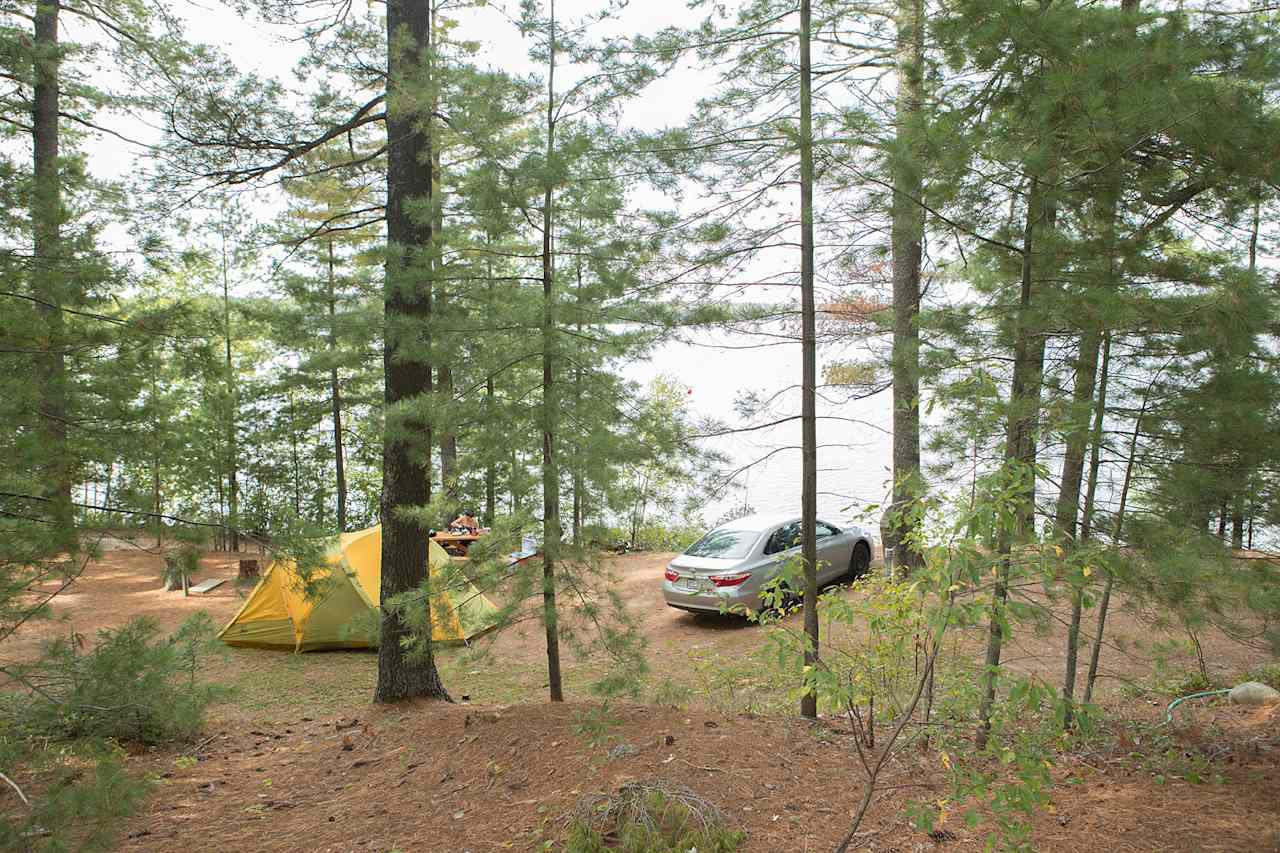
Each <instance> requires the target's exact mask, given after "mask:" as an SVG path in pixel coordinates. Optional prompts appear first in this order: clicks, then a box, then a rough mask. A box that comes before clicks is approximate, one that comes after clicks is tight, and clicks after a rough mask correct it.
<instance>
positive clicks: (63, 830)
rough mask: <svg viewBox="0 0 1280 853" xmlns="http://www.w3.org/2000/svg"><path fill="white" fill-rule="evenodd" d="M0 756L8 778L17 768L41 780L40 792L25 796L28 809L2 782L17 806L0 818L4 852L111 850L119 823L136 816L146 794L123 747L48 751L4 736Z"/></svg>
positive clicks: (94, 744)
mask: <svg viewBox="0 0 1280 853" xmlns="http://www.w3.org/2000/svg"><path fill="white" fill-rule="evenodd" d="M0 756H3V757H2V758H0V760H3V761H4V762H5V767H6V768H9V770H10V772H13V768H14V767H15V766H17V767H21V768H22V769H23V770H24V771H26V772H25V776H26V777H32V776H35V777H36V778H38V779H40V784H39V787H38V789H32V788H31V787H30V786H29V788H28V790H27V791H26V792H25V793H24V794H23V795H22V796H23V797H27V798H29V805H25V806H24V805H17V803H18V796H17V794H16V793H15V792H14V791H13V790H12V789H10V788H9V786H8V785H5V783H3V782H0V785H3V786H4V787H5V788H6V791H5V796H9V797H11V802H13V803H14V804H15V806H14V808H11V809H7V810H6V811H7V813H6V814H4V815H3V816H0V850H22V851H29V852H30V853H35V851H40V853H45V851H48V853H54V851H65V850H76V851H80V853H93V851H99V850H103V851H105V850H110V849H112V848H113V847H114V843H113V842H114V841H115V828H116V825H117V823H118V822H119V820H120V819H121V818H124V817H127V816H129V815H130V814H132V813H133V812H134V810H135V809H136V808H137V805H138V802H139V800H140V799H141V797H142V795H143V793H145V791H146V789H147V785H146V783H144V782H142V781H141V780H139V779H137V778H134V777H132V776H130V775H129V774H128V773H127V772H126V771H125V766H124V754H123V752H122V751H121V750H120V749H119V747H113V746H110V745H108V744H104V743H101V742H82V743H78V744H73V745H65V744H64V745H61V746H58V747H54V748H50V747H48V746H40V745H36V744H33V743H32V742H30V741H29V740H25V739H18V740H15V739H14V738H12V737H7V736H5V737H0ZM14 784H17V783H16V782H15V783H14Z"/></svg>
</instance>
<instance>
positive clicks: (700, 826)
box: [559, 783, 747, 853]
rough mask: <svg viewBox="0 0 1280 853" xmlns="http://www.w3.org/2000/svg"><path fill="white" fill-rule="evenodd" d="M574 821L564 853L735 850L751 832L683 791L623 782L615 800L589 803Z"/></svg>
mask: <svg viewBox="0 0 1280 853" xmlns="http://www.w3.org/2000/svg"><path fill="white" fill-rule="evenodd" d="M583 810H585V811H586V812H587V813H586V814H583V815H578V816H576V817H575V818H574V819H573V820H572V821H571V822H570V824H569V831H568V835H567V837H566V839H565V841H564V844H563V845H562V846H561V847H560V848H559V849H561V850H563V851H564V853H605V851H612V850H621V851H626V853H688V851H690V850H697V851H704V852H705V853H733V851H736V850H738V849H739V848H740V847H741V846H742V845H743V844H744V843H745V842H746V838H747V836H746V833H744V832H742V831H741V830H735V829H730V828H728V827H726V826H725V825H724V817H723V815H721V814H720V813H719V810H718V809H715V807H714V806H710V804H707V803H705V801H702V800H701V798H698V797H696V796H694V795H691V794H687V793H686V792H682V791H664V790H663V789H662V787H660V786H656V785H655V786H652V787H650V786H648V785H646V784H644V783H640V784H632V785H627V786H623V789H622V791H621V792H620V793H619V794H618V796H617V797H615V798H603V799H600V800H598V801H596V802H594V803H588V804H586V806H585V808H584V809H583Z"/></svg>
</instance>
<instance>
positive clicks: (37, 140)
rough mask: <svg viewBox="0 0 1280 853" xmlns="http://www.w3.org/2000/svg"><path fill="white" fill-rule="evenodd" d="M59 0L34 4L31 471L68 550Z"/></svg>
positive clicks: (71, 469) (70, 474) (71, 474)
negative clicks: (39, 331)
mask: <svg viewBox="0 0 1280 853" xmlns="http://www.w3.org/2000/svg"><path fill="white" fill-rule="evenodd" d="M60 9H61V6H60V4H59V0H39V2H37V3H36V4H35V15H34V21H33V23H34V29H33V42H32V47H33V52H34V54H35V57H36V60H35V80H34V86H33V88H32V99H31V127H32V130H31V144H32V160H33V167H34V170H33V177H34V185H33V188H32V193H31V228H32V259H31V260H32V287H33V289H34V290H35V292H36V295H37V296H38V298H39V299H40V300H41V302H40V303H38V304H37V312H38V314H39V316H40V319H41V321H42V323H43V325H44V330H43V332H44V335H43V336H44V339H45V343H44V346H43V348H42V349H43V352H40V353H38V354H37V355H36V370H35V374H36V381H37V382H38V383H39V393H40V404H39V405H40V409H39V425H38V427H37V429H39V430H40V433H41V435H42V439H43V444H44V446H43V448H42V450H43V453H44V454H45V461H44V464H42V465H40V466H39V467H38V470H37V471H36V472H35V473H34V476H35V479H36V480H37V481H43V482H44V483H45V484H47V485H46V486H45V488H44V490H43V494H44V496H45V497H47V498H49V503H48V504H47V506H48V507H49V510H48V518H49V520H50V521H51V522H53V524H54V525H55V526H56V529H58V530H59V531H61V532H62V534H63V535H64V536H65V537H66V543H65V546H64V547H66V548H68V549H69V548H71V547H72V545H73V539H74V535H75V533H74V524H75V512H74V508H73V505H72V501H71V488H72V483H73V481H74V479H75V468H76V466H75V465H74V464H73V462H72V456H71V452H70V448H69V447H68V442H67V422H68V400H67V392H68V388H67V364H66V354H65V353H66V349H67V347H66V329H65V323H64V320H63V316H62V306H63V305H64V304H65V302H66V301H67V299H68V298H69V296H70V294H69V293H68V292H67V291H68V287H69V277H68V275H67V270H66V260H65V259H64V258H63V257H62V254H63V241H62V220H63V218H64V216H65V211H64V210H63V207H62V183H61V182H62V175H61V166H60V164H59V162H58V157H59V145H60V144H61V143H60V138H59V133H60V131H59V127H58V111H59V109H60V98H61V93H60V89H59V80H58V77H59V66H60V55H59V51H60V49H61V48H60V46H59V43H58V14H59V10H60Z"/></svg>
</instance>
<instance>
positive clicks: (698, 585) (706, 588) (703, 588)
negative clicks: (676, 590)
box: [680, 577, 711, 593]
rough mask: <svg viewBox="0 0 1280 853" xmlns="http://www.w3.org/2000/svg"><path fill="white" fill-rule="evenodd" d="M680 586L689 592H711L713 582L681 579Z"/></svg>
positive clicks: (698, 579) (690, 578)
mask: <svg viewBox="0 0 1280 853" xmlns="http://www.w3.org/2000/svg"><path fill="white" fill-rule="evenodd" d="M680 586H681V587H682V588H683V589H686V590H688V591H689V592H699V593H703V592H710V591H711V581H709V580H706V579H704V578H693V577H689V578H680Z"/></svg>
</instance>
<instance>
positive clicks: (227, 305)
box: [221, 199, 240, 551]
mask: <svg viewBox="0 0 1280 853" xmlns="http://www.w3.org/2000/svg"><path fill="white" fill-rule="evenodd" d="M221 232H222V340H223V343H224V344H225V346H226V363H225V369H226V376H225V380H226V391H225V393H226V397H227V405H226V418H227V422H226V430H227V529H228V531H229V533H230V536H231V550H232V551H239V550H240V484H239V482H238V471H237V467H238V459H237V455H238V453H239V450H238V449H237V447H236V417H237V409H238V408H239V406H238V401H237V399H236V396H237V394H236V374H235V364H234V363H233V362H232V360H231V271H230V269H229V268H228V264H227V203H226V200H225V199H224V200H223V202H222V222H221Z"/></svg>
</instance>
